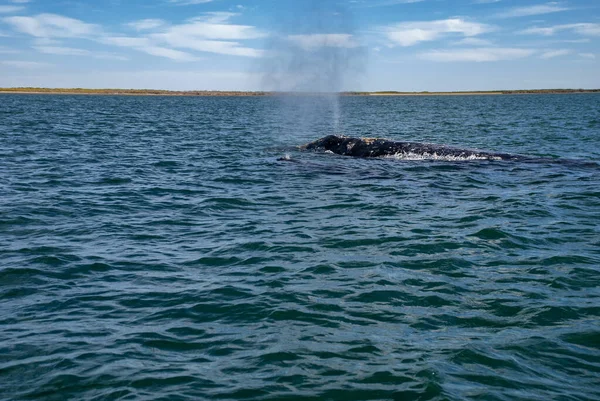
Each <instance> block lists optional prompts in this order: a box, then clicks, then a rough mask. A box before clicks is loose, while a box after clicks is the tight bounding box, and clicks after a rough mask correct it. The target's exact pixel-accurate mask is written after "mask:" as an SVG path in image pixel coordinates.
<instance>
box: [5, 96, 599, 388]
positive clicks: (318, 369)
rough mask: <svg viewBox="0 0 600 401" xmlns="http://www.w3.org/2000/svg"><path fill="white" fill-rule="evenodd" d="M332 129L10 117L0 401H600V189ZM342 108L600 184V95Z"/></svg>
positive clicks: (226, 102) (103, 105)
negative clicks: (352, 152) (366, 140)
mask: <svg viewBox="0 0 600 401" xmlns="http://www.w3.org/2000/svg"><path fill="white" fill-rule="evenodd" d="M334 106H335V104H334V103H333V102H330V101H328V100H327V99H324V100H322V99H318V98H284V99H277V98H161V97H108V96H107V97H96V96H89V97H86V96H82V97H73V96H36V95H22V96H21V95H4V96H0V144H1V146H0V399H2V400H34V399H35V400H201V399H207V400H209V399H210V400H302V399H307V400H308V399H315V400H316V399H320V400H375V399H377V400H599V399H600V229H599V227H600V168H599V167H598V166H597V165H596V166H594V165H593V164H589V163H588V164H586V163H579V162H571V163H560V162H559V163H554V162H551V161H540V162H539V163H519V162H508V161H504V162H502V161H439V160H394V159H385V160H362V159H352V158H346V157H342V156H337V155H330V154H322V153H308V152H300V151H298V150H295V148H293V146H294V145H298V144H302V143H305V142H307V141H310V140H314V139H316V138H317V137H319V136H323V135H325V134H328V133H331V132H332V131H334V130H335V129H336V128H335V122H334V121H333V120H332V117H331V116H332V115H333V114H334V112H335V107H334ZM340 106H341V107H340V110H341V119H340V125H339V128H338V130H340V131H342V132H344V133H346V134H349V135H369V136H383V137H387V138H392V139H399V140H413V141H425V142H435V143H441V144H448V145H453V146H460V147H468V148H478V149H483V150H491V151H501V152H510V153H517V154H523V155H528V156H539V157H543V158H550V159H553V158H561V159H573V160H580V161H587V162H590V161H591V162H594V161H598V160H600V96H599V95H560V96H556V95H547V96H546V95H533V96H502V97H417V98H413V97H410V98H405V97H402V98H384V97H381V98H363V97H349V98H343V99H341V105H340ZM285 153H288V154H289V156H290V157H291V159H292V160H293V162H278V161H277V158H279V157H281V156H283V155H284V154H285Z"/></svg>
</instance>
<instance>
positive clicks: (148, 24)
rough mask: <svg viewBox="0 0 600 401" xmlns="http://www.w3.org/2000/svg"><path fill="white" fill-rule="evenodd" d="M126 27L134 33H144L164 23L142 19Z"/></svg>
mask: <svg viewBox="0 0 600 401" xmlns="http://www.w3.org/2000/svg"><path fill="white" fill-rule="evenodd" d="M126 25H127V26H128V27H130V28H133V29H135V30H136V31H146V30H150V29H156V28H159V27H161V26H163V25H165V21H163V20H161V19H151V18H148V19H142V20H139V21H133V22H130V23H128V24H126Z"/></svg>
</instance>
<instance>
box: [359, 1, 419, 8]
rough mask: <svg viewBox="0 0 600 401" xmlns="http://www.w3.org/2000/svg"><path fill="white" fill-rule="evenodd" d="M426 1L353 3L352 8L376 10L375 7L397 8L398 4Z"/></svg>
mask: <svg viewBox="0 0 600 401" xmlns="http://www.w3.org/2000/svg"><path fill="white" fill-rule="evenodd" d="M422 1H425V0H379V1H373V0H366V1H351V2H350V3H351V6H353V7H358V8H374V7H387V6H395V5H398V4H412V3H420V2H422Z"/></svg>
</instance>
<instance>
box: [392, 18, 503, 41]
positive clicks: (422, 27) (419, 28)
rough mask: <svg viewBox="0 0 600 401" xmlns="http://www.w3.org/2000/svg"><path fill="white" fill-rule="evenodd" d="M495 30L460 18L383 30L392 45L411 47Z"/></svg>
mask: <svg viewBox="0 0 600 401" xmlns="http://www.w3.org/2000/svg"><path fill="white" fill-rule="evenodd" d="M494 29H495V28H494V27H492V26H491V25H486V24H480V23H477V22H469V21H465V20H463V19H460V18H452V19H445V20H437V21H419V22H404V23H400V24H395V25H391V26H388V27H386V28H384V31H385V33H386V36H387V37H388V39H389V40H391V41H392V42H393V43H394V44H398V45H400V46H413V45H416V44H417V43H420V42H426V41H433V40H436V39H439V38H440V37H442V36H446V35H448V34H459V35H463V36H465V37H473V36H477V35H481V34H483V33H486V32H491V31H493V30H494Z"/></svg>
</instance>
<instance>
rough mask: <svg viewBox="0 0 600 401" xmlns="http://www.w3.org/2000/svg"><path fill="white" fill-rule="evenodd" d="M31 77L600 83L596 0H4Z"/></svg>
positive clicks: (12, 42) (47, 83) (214, 86)
mask: <svg viewBox="0 0 600 401" xmlns="http://www.w3.org/2000/svg"><path fill="white" fill-rule="evenodd" d="M315 83H318V85H317V84H315ZM24 86H28V87H52V88H73V87H84V88H137V89H142V88H148V89H171V90H302V89H304V88H309V89H310V90H314V89H315V88H316V89H323V90H351V91H378V90H396V91H468V90H502V89H544V88H587V89H591V88H600V0H565V1H550V2H549V1H536V0H518V1H517V0H322V1H317V0H294V1H292V0H93V1H91V0H87V1H83V0H0V87H24Z"/></svg>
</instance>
